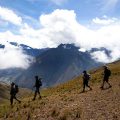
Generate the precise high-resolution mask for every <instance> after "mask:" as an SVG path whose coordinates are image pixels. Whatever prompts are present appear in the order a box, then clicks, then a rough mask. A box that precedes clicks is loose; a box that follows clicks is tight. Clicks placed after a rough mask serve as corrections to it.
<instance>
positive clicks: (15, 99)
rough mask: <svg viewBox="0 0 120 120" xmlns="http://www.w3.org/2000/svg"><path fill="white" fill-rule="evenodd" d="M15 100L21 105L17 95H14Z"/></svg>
mask: <svg viewBox="0 0 120 120" xmlns="http://www.w3.org/2000/svg"><path fill="white" fill-rule="evenodd" d="M14 99H15V100H17V101H18V102H19V103H21V101H20V100H18V99H17V98H16V95H14Z"/></svg>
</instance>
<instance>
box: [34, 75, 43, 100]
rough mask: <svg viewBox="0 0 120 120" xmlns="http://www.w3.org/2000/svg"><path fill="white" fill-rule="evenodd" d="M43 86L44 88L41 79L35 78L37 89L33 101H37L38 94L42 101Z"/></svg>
mask: <svg viewBox="0 0 120 120" xmlns="http://www.w3.org/2000/svg"><path fill="white" fill-rule="evenodd" d="M41 86H42V81H41V78H38V76H35V85H34V87H35V88H36V89H35V94H34V98H33V100H35V99H36V96H37V94H39V98H40V99H41V95H40V91H39V89H40V87H41Z"/></svg>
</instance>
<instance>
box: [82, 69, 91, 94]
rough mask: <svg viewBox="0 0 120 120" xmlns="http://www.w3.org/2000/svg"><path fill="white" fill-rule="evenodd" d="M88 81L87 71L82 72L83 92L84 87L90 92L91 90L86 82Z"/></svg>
mask: <svg viewBox="0 0 120 120" xmlns="http://www.w3.org/2000/svg"><path fill="white" fill-rule="evenodd" d="M89 80H90V74H89V73H87V71H86V70H85V71H83V91H82V92H85V86H87V87H89V89H90V90H92V88H91V87H90V86H89V85H88V82H89Z"/></svg>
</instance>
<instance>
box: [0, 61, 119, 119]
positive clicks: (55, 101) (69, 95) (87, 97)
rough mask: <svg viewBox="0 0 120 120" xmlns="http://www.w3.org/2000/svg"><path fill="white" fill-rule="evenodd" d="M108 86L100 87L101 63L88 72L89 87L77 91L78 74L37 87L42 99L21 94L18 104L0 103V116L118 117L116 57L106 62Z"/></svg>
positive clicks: (80, 83)
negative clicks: (111, 61)
mask: <svg viewBox="0 0 120 120" xmlns="http://www.w3.org/2000/svg"><path fill="white" fill-rule="evenodd" d="M108 67H109V68H110V70H111V71H112V75H111V77H110V81H109V82H110V83H111V85H112V88H109V89H108V86H107V85H105V89H104V90H101V89H100V85H101V82H102V81H101V80H102V79H103V76H102V75H101V74H102V73H103V67H102V66H101V67H99V68H97V69H93V70H91V71H89V72H90V74H91V78H92V79H91V80H90V82H89V83H90V86H91V87H92V88H93V90H91V91H89V89H86V92H84V93H81V91H82V87H83V86H82V76H78V77H77V78H75V79H73V80H70V81H67V82H66V83H64V84H61V85H58V86H55V87H51V88H48V89H43V90H41V95H42V99H38V98H37V99H36V100H35V101H32V98H33V95H31V96H29V97H24V98H23V99H22V103H21V104H14V106H13V108H10V106H9V105H8V104H1V105H0V118H1V120H4V119H5V120H13V119H15V120H17V119H20V120H30V119H31V120H119V118H120V61H116V62H114V63H111V64H108Z"/></svg>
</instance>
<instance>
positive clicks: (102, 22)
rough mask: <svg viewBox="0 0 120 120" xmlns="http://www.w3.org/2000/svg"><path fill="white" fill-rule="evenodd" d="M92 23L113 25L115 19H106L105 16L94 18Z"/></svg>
mask: <svg viewBox="0 0 120 120" xmlns="http://www.w3.org/2000/svg"><path fill="white" fill-rule="evenodd" d="M92 21H93V23H95V24H98V25H110V24H113V23H115V22H116V21H117V19H116V18H107V17H106V16H104V18H102V19H101V18H98V17H96V18H94V19H93V20H92Z"/></svg>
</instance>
